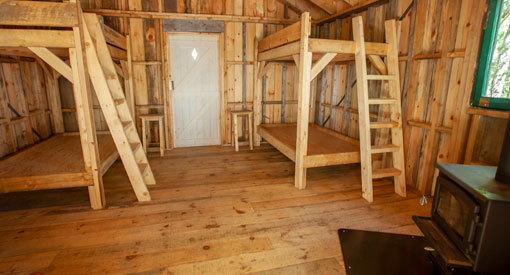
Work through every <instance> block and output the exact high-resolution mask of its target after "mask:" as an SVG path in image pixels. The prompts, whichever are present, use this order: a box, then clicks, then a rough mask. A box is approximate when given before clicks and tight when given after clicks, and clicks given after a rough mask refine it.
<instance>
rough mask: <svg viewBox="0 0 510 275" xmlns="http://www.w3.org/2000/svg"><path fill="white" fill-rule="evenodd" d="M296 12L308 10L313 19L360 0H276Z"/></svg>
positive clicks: (357, 2) (328, 14)
mask: <svg viewBox="0 0 510 275" xmlns="http://www.w3.org/2000/svg"><path fill="white" fill-rule="evenodd" d="M278 2H280V3H282V4H285V5H287V6H288V7H289V9H291V10H292V11H294V12H295V13H297V14H301V13H303V12H305V11H308V12H309V13H310V15H311V16H312V18H313V19H321V18H325V17H328V16H330V15H333V14H335V13H337V12H338V11H341V10H343V9H346V8H350V7H352V6H354V5H357V4H359V2H362V1H360V0H278Z"/></svg>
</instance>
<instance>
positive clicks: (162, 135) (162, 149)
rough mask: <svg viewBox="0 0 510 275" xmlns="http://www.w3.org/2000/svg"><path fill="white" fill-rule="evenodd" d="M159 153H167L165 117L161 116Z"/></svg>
mask: <svg viewBox="0 0 510 275" xmlns="http://www.w3.org/2000/svg"><path fill="white" fill-rule="evenodd" d="M159 154H160V155H161V157H163V156H164V155H165V131H164V130H163V118H159Z"/></svg>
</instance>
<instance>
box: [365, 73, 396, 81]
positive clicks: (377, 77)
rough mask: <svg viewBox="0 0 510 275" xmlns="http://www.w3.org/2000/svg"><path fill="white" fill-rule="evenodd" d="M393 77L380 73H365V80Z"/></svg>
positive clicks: (391, 78)
mask: <svg viewBox="0 0 510 275" xmlns="http://www.w3.org/2000/svg"><path fill="white" fill-rule="evenodd" d="M393 79H395V76H394V75H380V74H369V75H367V80H393Z"/></svg>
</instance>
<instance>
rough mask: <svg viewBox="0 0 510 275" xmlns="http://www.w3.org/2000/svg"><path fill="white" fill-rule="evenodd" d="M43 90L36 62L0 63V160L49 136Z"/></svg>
mask: <svg viewBox="0 0 510 275" xmlns="http://www.w3.org/2000/svg"><path fill="white" fill-rule="evenodd" d="M47 87H48V86H47V83H46V78H45V72H44V71H43V68H42V67H41V66H40V65H39V64H38V63H37V62H35V61H9V62H0V157H3V156H6V155H7V154H10V153H14V152H16V151H19V150H20V149H23V148H25V147H27V146H29V145H32V144H34V143H35V142H38V141H40V140H43V139H46V138H48V137H49V136H50V135H52V133H53V132H54V129H53V127H54V126H53V124H52V119H51V115H50V114H51V110H50V107H49V104H48V98H49V95H48V93H49V89H48V88H47Z"/></svg>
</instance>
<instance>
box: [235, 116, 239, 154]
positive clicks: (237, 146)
mask: <svg viewBox="0 0 510 275" xmlns="http://www.w3.org/2000/svg"><path fill="white" fill-rule="evenodd" d="M237 138H238V136H237V115H236V114H234V141H235V143H236V152H237V151H239V141H238V140H237Z"/></svg>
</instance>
